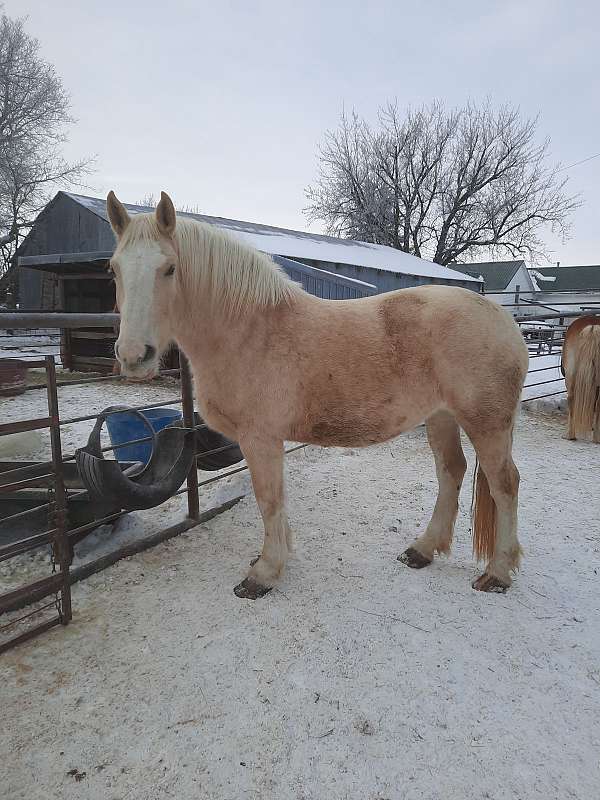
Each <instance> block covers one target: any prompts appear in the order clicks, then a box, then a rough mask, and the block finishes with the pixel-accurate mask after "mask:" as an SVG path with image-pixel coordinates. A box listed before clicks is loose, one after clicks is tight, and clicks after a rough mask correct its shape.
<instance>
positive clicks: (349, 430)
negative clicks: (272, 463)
mask: <svg viewBox="0 0 600 800" xmlns="http://www.w3.org/2000/svg"><path fill="white" fill-rule="evenodd" d="M422 421H423V420H422V418H421V416H420V415H415V414H410V413H402V412H401V411H395V412H393V411H390V412H388V414H387V415H386V416H383V415H379V414H374V413H372V412H371V413H369V412H368V411H365V412H364V413H362V414H360V413H351V414H349V413H347V412H346V413H344V412H341V413H340V412H335V413H331V412H327V410H325V409H324V410H323V411H322V413H321V414H318V415H316V416H315V417H313V418H309V419H307V420H306V422H305V423H304V424H301V425H298V426H294V430H293V432H292V436H291V437H290V438H291V439H293V440H294V441H298V442H307V443H308V444H317V445H321V446H323V447H367V446H368V445H371V444H379V443H381V442H386V441H388V440H389V439H393V438H394V437H395V436H398V435H399V434H401V433H403V432H404V431H408V430H412V428H415V427H416V426H417V425H418V424H419V423H420V422H422Z"/></svg>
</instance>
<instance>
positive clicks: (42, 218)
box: [19, 193, 115, 310]
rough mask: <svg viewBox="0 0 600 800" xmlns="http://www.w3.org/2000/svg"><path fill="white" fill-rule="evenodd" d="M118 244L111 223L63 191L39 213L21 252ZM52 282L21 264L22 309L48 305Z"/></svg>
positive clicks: (70, 250)
mask: <svg viewBox="0 0 600 800" xmlns="http://www.w3.org/2000/svg"><path fill="white" fill-rule="evenodd" d="M114 246H115V240H114V236H113V233H112V231H111V229H110V225H109V224H108V222H106V220H103V219H101V218H100V217H98V216H97V215H96V214H94V213H92V212H91V211H89V210H88V209H87V208H85V207H84V206H82V205H80V204H79V203H76V202H75V201H74V200H71V198H70V197H68V196H67V195H65V194H62V193H61V194H58V195H57V196H56V197H55V198H54V200H53V201H52V202H51V203H50V204H49V205H48V206H47V207H46V208H45V209H44V211H42V213H41V214H40V215H39V217H38V218H37V220H36V221H35V224H34V226H33V228H32V229H31V232H30V234H29V236H28V237H27V239H26V240H25V241H24V242H23V245H22V247H21V249H20V251H19V255H20V256H41V255H48V254H52V253H88V252H93V251H98V250H112V249H113V247H114ZM50 281H52V276H51V275H45V274H44V273H43V272H40V271H39V270H33V269H27V268H26V267H20V268H19V301H20V304H21V308H30V309H37V308H47V307H48V306H47V305H44V304H43V301H44V300H46V302H47V301H48V297H49V296H50V291H49V288H48V286H49V282H50ZM82 310H83V309H82Z"/></svg>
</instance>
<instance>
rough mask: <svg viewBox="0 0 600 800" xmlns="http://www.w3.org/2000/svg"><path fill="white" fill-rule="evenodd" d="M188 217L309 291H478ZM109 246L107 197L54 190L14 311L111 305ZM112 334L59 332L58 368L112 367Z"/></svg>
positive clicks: (463, 279) (452, 280)
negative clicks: (429, 286) (439, 287)
mask: <svg viewBox="0 0 600 800" xmlns="http://www.w3.org/2000/svg"><path fill="white" fill-rule="evenodd" d="M126 207H127V209H128V211H129V213H130V214H136V213H141V212H147V211H151V210H152V209H150V208H146V207H143V206H134V205H129V204H127V206H126ZM186 216H191V217H194V218H196V219H199V220H201V221H203V222H207V223H209V224H213V225H217V226H218V227H219V228H222V229H223V230H226V231H228V232H229V233H231V234H232V235H233V236H237V237H239V238H240V239H241V240H242V241H244V242H246V243H247V244H250V245H252V246H253V247H255V248H257V249H258V250H261V251H263V252H265V253H268V254H270V255H272V256H273V257H274V258H275V259H276V260H277V261H278V262H279V263H280V264H281V265H282V266H283V268H284V269H285V270H286V271H287V272H288V273H289V274H290V275H291V276H292V277H293V278H294V279H295V280H299V281H300V282H302V284H303V285H304V287H305V288H306V289H307V291H309V292H311V293H312V294H316V295H318V296H321V297H334V298H344V297H360V296H363V295H366V294H373V293H377V292H383V291H390V290H392V289H398V288H404V287H406V286H418V285H422V284H425V283H439V284H440V283H441V284H449V285H454V286H462V287H464V288H469V289H473V290H475V291H480V289H481V281H480V280H479V279H478V278H477V277H473V276H472V275H465V274H461V273H460V272H457V271H456V270H454V269H448V268H447V267H442V266H440V265H438V264H433V263H431V262H429V261H425V260H423V259H420V258H417V257H415V256H412V255H409V254H407V253H403V252H401V251H399V250H394V249H393V248H391V247H386V246H384V245H376V244H370V243H368V242H356V241H352V240H349V239H337V238H335V237H331V236H322V235H320V234H314V233H307V232H300V231H292V230H286V229H283V228H275V227H272V226H269V225H260V224H257V223H252V222H240V221H237V220H231V219H225V218H223V217H210V216H205V215H200V214H186ZM113 248H114V236H113V233H112V230H111V228H110V224H109V222H108V218H107V215H106V205H105V201H104V200H103V199H99V198H94V197H84V196H82V195H76V194H70V193H67V192H59V193H58V194H57V195H56V196H55V197H54V199H53V200H52V201H51V202H50V203H49V204H48V205H47V206H46V208H45V209H44V210H43V211H42V212H41V214H40V215H39V216H38V218H37V220H36V221H35V224H34V225H33V228H32V229H31V231H30V233H29V235H28V236H27V238H26V239H25V241H24V242H23V244H22V246H21V247H20V249H19V258H18V285H19V307H20V309H21V310H30V311H33V310H39V309H49V310H50V309H54V310H62V311H73V312H75V311H78V312H97V313H98V312H110V311H113V310H114V307H115V295H114V286H113V283H112V280H111V279H110V276H109V275H108V273H107V270H106V266H107V262H108V259H109V258H110V256H111V254H112V251H113ZM115 337H116V334H114V333H112V332H107V331H106V330H94V329H82V330H76V331H71V332H63V334H62V357H63V364H64V366H65V367H67V368H69V369H78V370H95V371H107V370H111V369H112V368H113V366H114V359H113V348H114V341H115Z"/></svg>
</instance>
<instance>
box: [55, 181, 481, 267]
mask: <svg viewBox="0 0 600 800" xmlns="http://www.w3.org/2000/svg"><path fill="white" fill-rule="evenodd" d="M65 194H67V196H68V197H70V198H71V199H72V200H74V201H75V202H76V203H79V204H81V205H82V206H84V207H85V208H87V209H88V210H90V211H92V212H93V213H94V214H96V215H97V216H99V217H101V218H102V219H103V220H106V221H108V217H107V214H106V201H105V200H103V199H100V198H97V197H86V196H84V195H79V194H71V193H70V192H69V193H65ZM124 205H125V207H126V208H127V210H128V211H129V213H131V214H139V213H146V212H148V211H152V210H153V209H152V208H148V207H146V206H138V205H131V204H129V203H125V204H124ZM178 213H179V214H181V215H182V216H185V217H192V218H193V219H197V220H200V221H201V222H208V223H209V224H211V225H216V226H217V227H219V228H222V229H223V230H226V231H228V232H229V233H231V234H233V235H234V236H237V237H238V238H240V239H242V240H243V241H244V242H246V244H249V245H251V246H252V247H255V248H256V249H257V250H261V251H262V252H264V253H269V254H270V255H280V256H286V257H288V258H300V259H302V258H305V259H309V260H313V261H327V262H330V263H333V264H352V265H354V266H357V267H368V268H371V269H380V270H383V271H384V272H394V273H397V274H402V275H419V276H423V277H426V278H438V279H441V280H446V281H460V282H461V283H462V282H464V281H473V282H478V278H477V276H475V277H473V276H472V275H471V274H469V275H466V274H460V273H459V271H458V270H454V269H449V268H448V267H443V266H441V265H439V264H434V263H432V262H431V261H425V259H422V258H417V257H416V256H413V255H410V254H409V253H403V252H402V251H400V250H395V249H394V248H392V247H387V246H386V245H381V244H371V243H370V242H359V241H355V240H353V239H338V238H336V237H334V236H324V235H322V234H318V233H308V232H305V231H294V230H289V229H287V228H275V227H273V226H272V225H262V224H260V223H257V222H242V221H240V220H235V219H226V218H225V217H211V216H207V215H205V214H191V213H187V212H178ZM457 273H458V274H457Z"/></svg>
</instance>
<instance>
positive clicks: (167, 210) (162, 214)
mask: <svg viewBox="0 0 600 800" xmlns="http://www.w3.org/2000/svg"><path fill="white" fill-rule="evenodd" d="M156 222H157V223H158V229H159V231H160V232H161V233H162V234H163V236H169V237H171V236H173V234H174V233H175V224H176V218H175V206H174V205H173V201H172V200H171V198H170V197H169V195H168V194H167V193H166V192H161V193H160V203H159V204H158V205H157V206H156Z"/></svg>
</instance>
